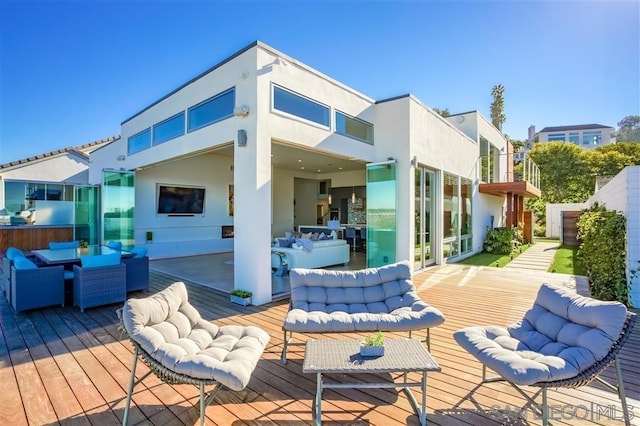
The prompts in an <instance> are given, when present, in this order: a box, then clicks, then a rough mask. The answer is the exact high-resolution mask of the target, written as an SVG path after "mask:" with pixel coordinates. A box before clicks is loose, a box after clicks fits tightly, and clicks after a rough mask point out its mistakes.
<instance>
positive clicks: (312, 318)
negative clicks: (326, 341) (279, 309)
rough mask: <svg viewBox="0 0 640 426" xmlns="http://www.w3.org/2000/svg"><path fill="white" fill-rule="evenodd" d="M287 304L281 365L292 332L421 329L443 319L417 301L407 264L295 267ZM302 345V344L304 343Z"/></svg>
mask: <svg viewBox="0 0 640 426" xmlns="http://www.w3.org/2000/svg"><path fill="white" fill-rule="evenodd" d="M290 277H291V279H290V284H291V301H290V304H289V311H288V312H287V315H286V317H285V319H284V324H283V325H282V330H283V331H284V346H283V349H282V362H284V363H286V362H287V348H288V347H289V346H293V345H300V343H292V336H293V333H294V332H297V333H358V332H371V331H408V332H409V335H410V336H411V332H412V331H413V330H426V337H425V343H426V344H427V346H428V347H429V345H430V338H429V335H430V332H429V329H430V328H431V327H436V326H438V325H440V324H442V323H443V322H444V320H445V318H444V315H442V312H440V311H439V310H438V309H437V308H435V307H433V306H431V305H429V304H427V303H426V302H425V301H424V300H422V299H421V298H420V296H419V295H418V292H417V291H416V288H415V286H414V284H413V281H412V275H411V267H410V264H409V262H407V261H403V262H397V263H393V264H391V265H385V266H381V267H378V268H368V269H361V270H357V271H333V270H325V269H302V268H294V269H293V270H292V271H291V274H290ZM303 344H304V343H303Z"/></svg>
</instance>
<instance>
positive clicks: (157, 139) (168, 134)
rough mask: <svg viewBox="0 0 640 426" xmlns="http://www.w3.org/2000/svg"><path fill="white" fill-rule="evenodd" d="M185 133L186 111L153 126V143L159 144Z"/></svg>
mask: <svg viewBox="0 0 640 426" xmlns="http://www.w3.org/2000/svg"><path fill="white" fill-rule="evenodd" d="M183 134H184V112H181V113H179V114H177V115H174V116H173V117H171V118H168V119H166V120H164V121H162V122H160V123H158V124H156V125H154V126H153V144H154V145H158V144H161V143H162V142H166V141H168V140H171V139H173V138H177V137H178V136H182V135H183Z"/></svg>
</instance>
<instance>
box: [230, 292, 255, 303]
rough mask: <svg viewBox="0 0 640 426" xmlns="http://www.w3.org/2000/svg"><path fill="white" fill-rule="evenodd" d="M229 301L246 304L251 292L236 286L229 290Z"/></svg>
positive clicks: (249, 301) (249, 300)
mask: <svg viewBox="0 0 640 426" xmlns="http://www.w3.org/2000/svg"><path fill="white" fill-rule="evenodd" d="M231 301H232V302H233V303H237V304H238V305H242V306H247V305H250V304H251V292H250V291H247V290H241V289H239V288H236V289H234V290H232V291H231Z"/></svg>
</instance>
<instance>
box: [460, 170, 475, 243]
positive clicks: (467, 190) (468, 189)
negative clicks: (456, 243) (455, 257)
mask: <svg viewBox="0 0 640 426" xmlns="http://www.w3.org/2000/svg"><path fill="white" fill-rule="evenodd" d="M472 185H473V182H472V181H471V180H470V179H465V178H460V209H461V211H460V238H461V241H460V253H468V252H470V251H471V250H472V249H473V244H472V241H473V240H472V236H471V234H472V232H473V230H472V227H471V223H472V220H471V204H472Z"/></svg>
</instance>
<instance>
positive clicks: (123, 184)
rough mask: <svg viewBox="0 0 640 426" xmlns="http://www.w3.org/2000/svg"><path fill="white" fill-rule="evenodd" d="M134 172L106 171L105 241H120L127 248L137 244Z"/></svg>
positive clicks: (104, 195)
mask: <svg viewBox="0 0 640 426" xmlns="http://www.w3.org/2000/svg"><path fill="white" fill-rule="evenodd" d="M134 177H135V175H134V173H133V172H117V171H104V172H103V175H102V217H103V222H102V223H103V224H104V225H103V226H104V229H103V235H104V241H105V242H107V241H120V242H122V247H123V248H125V249H128V248H132V247H133V246H134V245H135V235H134V230H135V228H134V210H135V188H134Z"/></svg>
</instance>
